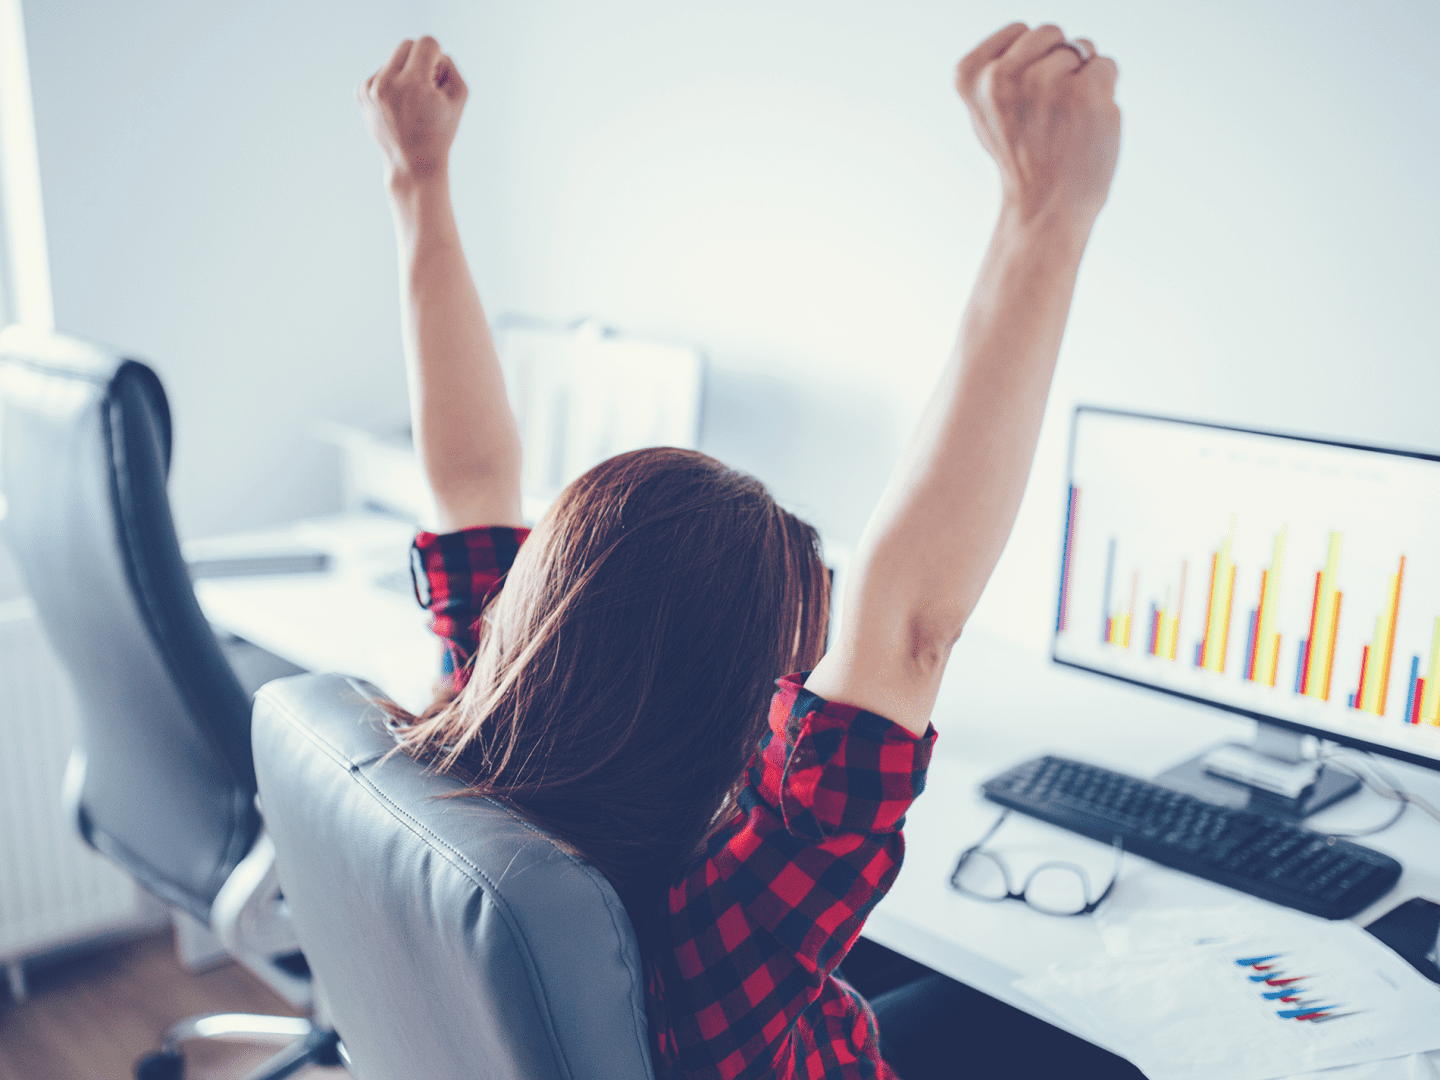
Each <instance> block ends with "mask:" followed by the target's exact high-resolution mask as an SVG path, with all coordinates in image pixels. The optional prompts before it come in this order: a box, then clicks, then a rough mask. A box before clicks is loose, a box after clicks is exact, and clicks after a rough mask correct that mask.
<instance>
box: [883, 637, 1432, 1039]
mask: <svg viewBox="0 0 1440 1080" xmlns="http://www.w3.org/2000/svg"><path fill="white" fill-rule="evenodd" d="M934 722H935V727H936V729H937V731H939V733H940V738H939V741H938V742H937V744H936V755H935V759H934V761H933V763H932V765H931V768H930V774H929V780H928V783H927V786H926V790H925V793H924V794H923V795H922V796H921V797H920V799H919V800H918V801H917V802H916V804H915V806H914V808H913V809H912V811H911V813H910V815H909V817H908V818H907V822H906V828H905V836H906V842H907V853H906V857H905V866H904V869H903V870H902V871H901V874H900V877H899V880H898V881H897V882H896V884H895V887H894V888H893V889H892V890H891V892H890V894H889V895H888V896H887V897H886V898H885V899H884V900H883V901H881V903H880V905H879V906H878V907H877V908H876V910H875V912H874V913H873V914H872V915H871V916H870V919H869V921H868V922H867V923H866V927H865V936H866V937H869V938H871V939H872V940H874V941H878V942H879V943H881V944H882V945H885V946H887V947H889V948H891V949H894V950H895V951H896V952H899V953H903V954H905V955H906V956H909V957H911V958H912V959H915V960H917V961H919V962H921V963H923V964H925V965H927V966H928V967H931V968H934V969H935V970H937V971H941V972H943V973H944V974H946V975H949V976H950V977H951V978H955V979H958V980H960V981H962V982H965V983H968V984H969V985H971V986H974V987H976V988H977V989H980V990H983V991H985V992H986V993H987V994H990V995H991V996H992V997H996V998H999V999H1000V1000H1002V1001H1006V1002H1008V1003H1010V1004H1012V1005H1014V1006H1016V1007H1018V1008H1021V1009H1024V1010H1026V1011H1027V1012H1030V1013H1033V1014H1034V1015H1036V1016H1039V1017H1041V1018H1042V1019H1045V1020H1047V1021H1049V1022H1051V1023H1055V1024H1057V1025H1059V1026H1062V1027H1064V1026H1067V1025H1064V1024H1060V1021H1059V1020H1058V1018H1057V1017H1055V1016H1054V1015H1052V1014H1050V1013H1049V1012H1048V1011H1047V1010H1046V1009H1045V1008H1044V1007H1043V1006H1041V1005H1040V1004H1039V1003H1038V1002H1035V1001H1034V1000H1032V999H1031V998H1029V997H1027V996H1026V995H1024V994H1023V993H1021V992H1019V991H1017V990H1015V989H1014V987H1013V985H1012V984H1013V983H1014V982H1015V980H1017V979H1019V978H1021V977H1023V976H1025V975H1030V974H1035V973H1038V972H1041V971H1043V970H1044V969H1045V968H1046V967H1048V966H1049V965H1050V964H1053V963H1056V962H1058V961H1062V960H1069V959H1079V958H1081V957H1084V956H1087V955H1092V954H1094V953H1097V952H1099V951H1101V949H1102V944H1101V940H1100V934H1099V932H1098V930H1097V921H1096V919H1097V918H1118V917H1122V916H1123V915H1124V913H1125V912H1126V911H1132V910H1136V909H1139V908H1143V907H1148V906H1160V907H1165V908H1172V909H1179V908H1205V907H1224V906H1228V905H1230V904H1233V903H1235V902H1236V900H1237V898H1238V894H1237V893H1235V892H1234V891H1232V890H1230V889H1227V888H1224V887H1222V886H1219V885H1214V884H1211V883H1210V882H1206V881H1203V880H1201V879H1199V878H1195V877H1192V876H1190V875H1189V874H1183V873H1180V872H1178V871H1175V870H1170V869H1168V868H1166V867H1163V866H1159V865H1158V864H1155V863H1152V862H1150V861H1149V860H1147V859H1143V858H1140V857H1138V856H1133V855H1128V854H1127V855H1126V856H1125V858H1124V863H1123V866H1122V868H1121V871H1120V879H1119V881H1118V883H1117V884H1116V886H1115V891H1114V892H1113V893H1112V894H1111V896H1110V898H1109V899H1108V900H1107V901H1106V903H1105V905H1104V906H1103V907H1102V908H1101V909H1100V911H1099V912H1097V916H1096V917H1091V918H1086V917H1081V918H1073V919H1064V918H1055V917H1053V916H1047V915H1043V914H1040V913H1038V912H1035V911H1032V910H1030V909H1029V908H1028V907H1027V906H1026V905H1024V904H1020V903H1014V902H1003V903H998V904H988V903H985V902H983V901H977V900H972V899H969V898H967V897H964V896H961V895H959V894H957V893H955V892H954V891H953V890H951V889H950V887H949V885H948V882H949V877H950V873H951V871H952V870H953V868H954V862H955V858H956V856H957V855H958V854H959V853H960V851H961V850H962V849H963V848H965V847H966V846H968V845H969V844H970V843H973V842H974V841H975V840H977V839H979V837H980V836H981V835H983V833H984V832H985V830H986V828H988V827H989V825H990V824H991V823H992V822H993V821H994V820H995V818H996V817H997V816H998V815H999V808H998V807H996V806H995V805H994V804H992V803H989V802H986V801H985V800H984V799H983V798H982V797H981V796H980V794H979V786H980V784H981V783H983V782H984V781H985V780H987V779H989V778H990V777H992V776H994V775H996V774H997V773H999V772H1001V771H1003V770H1004V769H1006V768H1008V767H1009V766H1011V765H1014V764H1017V763H1018V762H1020V761H1022V760H1024V759H1026V758H1029V757H1033V756H1035V755H1036V754H1039V753H1043V752H1046V751H1050V752H1055V753H1058V754H1063V755H1067V756H1071V757H1076V758H1079V759H1081V760H1085V761H1091V762H1093V763H1095V764H1097V765H1104V766H1109V767H1111V768H1115V769H1119V770H1121V771H1124V772H1129V773H1131V774H1133V775H1137V776H1153V775H1155V774H1156V773H1159V772H1161V771H1163V770H1164V769H1165V768H1167V767H1169V766H1170V765H1173V764H1175V763H1177V762H1179V761H1181V760H1184V759H1185V758H1188V757H1190V756H1192V755H1193V754H1195V753H1197V752H1199V751H1200V750H1202V749H1204V748H1206V747H1208V746H1210V745H1212V744H1214V743H1217V742H1221V741H1224V740H1227V739H1237V738H1248V737H1249V735H1250V732H1251V731H1252V730H1253V725H1252V724H1251V723H1250V722H1249V721H1244V720H1241V719H1239V718H1233V719H1232V718H1231V717H1229V716H1227V715H1226V714H1224V713H1221V712H1219V711H1218V710H1213V709H1207V708H1205V707H1203V706H1199V705H1192V704H1189V703H1187V702H1184V701H1180V700H1178V699H1171V698H1167V697H1165V696H1164V695H1161V694H1158V693H1154V692H1150V691H1145V690H1140V689H1137V688H1132V687H1128V686H1125V685H1124V684H1120V683H1114V682H1111V681H1110V680H1106V679H1103V678H1101V677H1099V676H1093V675H1087V674H1085V673H1082V672H1076V671H1072V670H1070V669H1066V668H1061V667H1059V666H1058V665H1054V664H1052V663H1050V662H1049V661H1048V660H1046V659H1043V658H1040V657H1034V656H1031V655H1029V654H1026V653H1024V652H1023V651H1021V650H1019V649H1017V648H1014V647H1013V646H1010V645H1008V644H1007V643H1005V642H1003V641H1000V640H998V639H994V638H988V639H987V638H986V637H985V636H983V635H982V634H979V633H975V634H972V635H968V636H967V640H965V641H963V642H962V643H961V646H960V647H959V648H957V649H956V652H955V655H954V657H953V658H952V660H951V664H950V668H949V670H948V672H947V674H946V678H945V686H944V690H943V691H942V695H941V699H940V702H939V703H938V705H937V707H936V712H935V720H934ZM1386 767H1387V768H1388V769H1390V771H1391V772H1393V773H1395V774H1396V775H1397V778H1399V779H1401V780H1402V781H1403V782H1404V784H1405V785H1406V787H1407V788H1409V789H1411V790H1413V791H1415V792H1417V793H1419V794H1421V795H1424V796H1425V797H1427V798H1428V799H1429V800H1430V801H1431V802H1435V801H1436V800H1437V799H1440V773H1436V772H1432V771H1430V770H1426V769H1419V768H1415V767H1410V766H1405V765H1402V764H1400V763H1398V762H1395V763H1391V762H1389V761H1387V762H1386ZM1393 810H1394V804H1393V803H1390V802H1387V801H1385V800H1383V799H1380V798H1379V797H1378V796H1376V795H1374V794H1372V793H1371V792H1369V791H1368V790H1366V791H1362V792H1360V793H1359V794H1357V795H1355V796H1352V797H1351V798H1349V799H1347V800H1345V801H1344V802H1342V803H1340V804H1338V805H1337V806H1335V807H1332V808H1331V809H1329V810H1326V811H1324V812H1323V813H1322V814H1317V815H1315V816H1314V817H1312V818H1310V819H1309V820H1308V822H1307V824H1310V825H1312V826H1314V827H1317V828H1321V829H1324V828H1326V827H1329V828H1334V829H1337V830H1344V829H1354V828H1363V827H1365V826H1368V825H1371V824H1376V823H1378V822H1380V821H1383V820H1385V818H1387V817H1388V816H1389V815H1390V814H1391V813H1392V812H1393ZM1360 842H1361V843H1364V844H1367V845H1369V846H1371V847H1374V848H1376V849H1378V850H1381V851H1385V852H1387V853H1389V854H1391V855H1393V856H1395V857H1396V858H1397V859H1399V860H1400V862H1401V863H1402V865H1403V866H1404V867H1405V872H1404V874H1403V876H1402V877H1401V879H1400V881H1399V883H1398V884H1397V886H1396V887H1395V888H1394V889H1393V890H1392V891H1391V892H1390V893H1389V894H1387V895H1386V896H1384V897H1382V898H1381V899H1380V900H1379V901H1377V902H1376V903H1375V904H1374V905H1373V906H1372V907H1371V908H1369V909H1367V910H1365V911H1362V912H1361V913H1360V914H1359V915H1357V916H1356V918H1355V921H1356V922H1357V923H1360V924H1362V925H1363V924H1365V923H1369V922H1372V921H1373V920H1374V919H1375V918H1377V917H1378V916H1380V915H1381V914H1383V913H1384V912H1386V911H1389V910H1390V909H1391V908H1392V907H1394V906H1396V905H1397V904H1399V903H1400V902H1402V901H1403V900H1406V899H1408V898H1410V897H1412V896H1417V895H1418V896H1427V897H1430V898H1432V899H1437V898H1440V823H1437V822H1436V821H1434V820H1433V819H1432V818H1430V817H1428V816H1426V815H1425V814H1423V813H1421V812H1420V811H1418V810H1415V809H1413V808H1412V809H1411V810H1410V811H1409V812H1408V813H1407V814H1406V815H1405V817H1404V818H1403V819H1402V820H1401V821H1400V822H1399V824H1397V825H1396V826H1394V827H1393V828H1391V829H1389V830H1387V831H1385V832H1383V833H1381V834H1379V835H1378V836H1373V837H1366V838H1364V839H1363V840H1362V841H1360ZM990 844H991V846H992V847H993V848H995V849H996V850H997V851H999V852H1000V853H1001V854H1003V855H1004V857H1005V858H1006V860H1007V862H1008V863H1009V864H1010V866H1011V868H1012V871H1014V872H1015V873H1016V874H1018V875H1019V876H1021V877H1022V878H1023V876H1024V874H1025V873H1026V872H1027V871H1028V869H1029V868H1030V867H1032V866H1034V865H1036V864H1037V863H1040V862H1044V861H1047V860H1050V859H1057V858H1059V859H1066V860H1070V861H1073V862H1078V863H1080V864H1081V865H1082V866H1084V867H1085V868H1086V870H1087V871H1088V873H1089V875H1090V878H1091V881H1092V882H1100V883H1103V882H1105V881H1107V880H1108V878H1109V874H1110V872H1111V868H1112V867H1113V864H1114V860H1113V856H1112V855H1111V851H1110V848H1109V846H1108V845H1105V844H1100V843H1096V842H1095V841H1093V840H1089V839H1086V838H1085V837H1082V836H1078V835H1076V834H1074V833H1070V832H1066V831H1065V830H1062V829H1059V828H1055V827H1053V826H1049V825H1045V824H1043V823H1041V822H1037V821H1033V820H1030V819H1027V818H1025V817H1023V816H1022V815H1018V814H1016V815H1012V816H1011V817H1010V819H1009V820H1008V821H1007V822H1006V824H1005V825H1004V826H1003V827H1002V829H1001V830H1000V832H998V833H996V835H995V837H994V838H993V839H992V840H991V842H990ZM1247 899H1251V902H1253V903H1256V904H1260V903H1263V901H1259V900H1253V898H1247ZM1437 1023H1440V1017H1437ZM1078 1034H1082V1035H1083V1034H1085V1033H1084V1032H1078Z"/></svg>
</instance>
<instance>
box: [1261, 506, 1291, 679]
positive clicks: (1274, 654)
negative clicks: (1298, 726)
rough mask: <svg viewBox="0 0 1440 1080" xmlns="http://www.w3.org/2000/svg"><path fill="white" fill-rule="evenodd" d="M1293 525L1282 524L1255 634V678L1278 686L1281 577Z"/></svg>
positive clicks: (1267, 575) (1271, 559)
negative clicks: (1277, 614)
mask: <svg viewBox="0 0 1440 1080" xmlns="http://www.w3.org/2000/svg"><path fill="white" fill-rule="evenodd" d="M1289 532H1290V526H1289V524H1285V525H1282V526H1280V531H1279V532H1278V533H1276V534H1275V551H1274V553H1273V554H1272V555H1271V556H1270V568H1269V570H1267V571H1266V578H1265V591H1264V592H1263V593H1262V594H1261V596H1260V626H1259V629H1258V632H1257V633H1256V635H1255V655H1256V656H1257V657H1260V659H1259V660H1257V661H1256V664H1255V681H1256V682H1260V683H1265V684H1266V685H1267V686H1274V685H1275V669H1276V666H1277V665H1278V664H1279V661H1280V635H1279V634H1277V633H1276V632H1275V619H1276V611H1277V610H1278V609H1279V607H1280V576H1281V574H1282V572H1283V570H1284V567H1285V541H1286V538H1287V536H1288V534H1289Z"/></svg>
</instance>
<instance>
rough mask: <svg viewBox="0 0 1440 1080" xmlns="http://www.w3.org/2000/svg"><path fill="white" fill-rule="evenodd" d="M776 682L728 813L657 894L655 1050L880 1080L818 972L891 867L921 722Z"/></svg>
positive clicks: (924, 743) (873, 1049)
mask: <svg viewBox="0 0 1440 1080" xmlns="http://www.w3.org/2000/svg"><path fill="white" fill-rule="evenodd" d="M777 685H778V687H779V690H778V692H777V693H776V694H775V696H774V699H773V701H772V703H771V709H770V730H769V733H768V735H767V736H766V738H765V741H764V743H763V745H762V746H761V748H760V750H759V751H758V752H757V754H756V755H755V757H754V758H753V759H752V761H751V764H750V767H749V769H748V771H747V774H746V780H747V782H746V786H745V788H744V789H743V791H742V793H741V796H740V800H739V802H740V807H739V809H740V812H739V814H737V816H736V819H735V820H734V822H733V823H732V825H731V826H730V827H729V828H728V829H726V830H725V831H723V832H722V833H721V834H720V835H718V836H716V837H715V839H714V840H713V841H712V842H711V844H710V846H709V848H708V850H707V852H706V854H705V857H704V858H703V859H702V860H700V861H699V862H697V864H696V865H695V866H693V867H692V868H691V870H690V871H689V872H688V873H687V875H686V876H685V877H684V879H683V880H681V881H680V882H679V883H678V884H676V885H675V886H674V887H673V888H672V889H671V891H670V905H669V906H670V922H671V940H672V942H673V943H674V953H673V964H665V965H663V967H664V968H666V969H668V970H662V971H660V972H659V974H660V975H661V977H662V981H664V982H665V983H666V984H667V985H665V987H664V993H665V997H666V999H667V1000H666V1012H667V1013H668V1017H667V1019H668V1020H669V1022H670V1025H672V1026H673V1041H671V1042H670V1043H669V1047H670V1048H672V1049H671V1053H672V1054H673V1055H674V1057H675V1059H676V1060H675V1061H674V1064H675V1065H677V1066H678V1067H679V1069H680V1070H681V1071H682V1072H684V1073H687V1074H691V1075H695V1076H715V1077H725V1078H729V1077H738V1076H750V1075H757V1076H758V1075H768V1074H769V1073H770V1072H771V1071H772V1070H773V1071H774V1072H776V1073H778V1074H779V1075H781V1076H790V1075H797V1076H813V1075H821V1074H822V1073H823V1075H826V1076H832V1075H834V1076H855V1077H872V1076H889V1075H891V1074H890V1072H889V1070H888V1068H887V1067H886V1066H885V1065H884V1064H883V1062H881V1060H880V1057H879V1049H878V1043H877V1040H876V1036H875V1022H874V1018H873V1016H872V1015H871V1014H870V1011H869V1007H868V1006H866V1005H865V1003H864V1001H863V1000H862V999H861V998H860V997H859V995H858V994H855V993H854V991H853V990H851V989H850V988H849V987H848V986H846V985H845V984H844V983H842V982H841V981H840V980H838V979H836V978H835V977H834V976H833V974H832V973H833V971H834V970H835V967H836V966H837V965H838V964H839V962H840V961H841V959H843V958H844V956H845V954H846V953H847V952H848V951H849V950H850V947H851V946H852V945H853V944H854V942H855V939H856V938H857V937H858V936H859V934H860V929H861V927H862V926H863V925H864V922H865V917H866V916H867V915H868V914H869V913H870V911H871V910H872V909H873V908H874V906H875V904H876V903H878V902H879V900H880V898H881V897H882V896H884V895H885V893H886V891H888V889H889V888H890V886H891V885H892V884H893V883H894V881H895V877H896V875H897V874H898V873H899V870H900V863H901V859H902V858H903V855H904V840H903V838H902V835H901V831H900V830H901V828H902V826H903V825H904V821H905V813H906V811H907V810H908V809H909V807H910V804H911V803H912V802H913V801H914V799H915V798H916V796H918V795H919V794H920V792H921V790H923V788H924V784H925V771H926V768H927V767H928V765H929V761H930V753H931V748H932V746H933V744H934V740H935V731H934V729H933V728H931V729H929V730H927V732H926V733H925V735H924V736H922V737H919V738H917V737H915V736H914V735H912V734H911V733H910V732H908V731H906V730H905V729H904V728H902V727H900V726H899V725H898V724H894V723H892V722H891V721H889V720H886V719H885V718H884V717H882V716H878V715H876V714H875V713H870V712H866V711H864V710H863V709H858V708H855V707H854V706H850V705H843V704H839V703H836V702H829V701H826V700H824V699H822V698H820V697H817V696H816V695H814V694H811V693H809V692H808V691H806V690H805V689H804V686H803V677H801V676H787V677H786V678H784V679H781V680H779V682H778V684H777ZM667 975H668V978H666V976H667ZM672 982H676V983H678V985H669V984H670V983H672Z"/></svg>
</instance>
